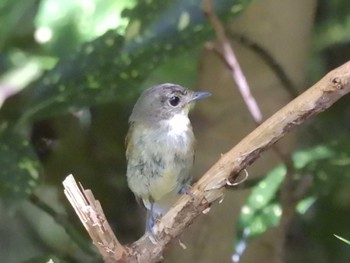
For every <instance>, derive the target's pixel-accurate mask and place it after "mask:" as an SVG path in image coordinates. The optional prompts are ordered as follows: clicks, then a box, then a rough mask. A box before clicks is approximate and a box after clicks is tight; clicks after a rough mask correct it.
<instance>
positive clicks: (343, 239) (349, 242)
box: [334, 234, 350, 245]
mask: <svg viewBox="0 0 350 263" xmlns="http://www.w3.org/2000/svg"><path fill="white" fill-rule="evenodd" d="M334 236H335V237H336V238H338V239H340V240H341V241H343V242H345V243H346V244H348V245H350V241H349V240H347V239H345V238H343V237H341V236H338V235H336V234H334Z"/></svg>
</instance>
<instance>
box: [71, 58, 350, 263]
mask: <svg viewBox="0 0 350 263" xmlns="http://www.w3.org/2000/svg"><path fill="white" fill-rule="evenodd" d="M349 92H350V61H349V62H347V63H345V64H344V65H342V66H340V67H338V68H337V69H335V70H333V71H331V72H329V73H328V74H327V75H326V76H325V77H323V78H322V79H321V80H320V81H319V82H318V83H316V84H315V85H313V86H312V87H311V88H309V89H308V90H306V91H305V92H304V93H303V94H301V95H300V96H299V97H297V98H296V99H294V100H293V101H291V102H290V103H289V104H287V105H286V106H285V107H284V108H282V109H281V110H279V111H278V112H276V113H275V114H274V115H273V116H271V117H270V118H269V119H268V120H266V121H265V122H264V123H263V124H261V125H260V126H259V127H258V128H256V129H255V130H254V131H253V132H252V133H250V134H249V135H248V136H247V137H245V138H244V139H243V140H242V141H241V142H240V143H238V144H237V145H236V146H235V147H233V148H232V149H231V150H230V151H229V152H227V153H225V154H224V155H223V156H222V157H221V158H220V159H219V160H218V161H217V162H216V163H215V164H214V165H213V166H212V167H211V168H210V169H209V170H208V171H207V172H206V173H205V174H204V175H203V177H202V178H201V179H200V180H199V181H198V182H197V183H196V184H195V185H194V186H193V188H192V195H191V196H189V195H184V196H182V197H181V198H180V199H179V200H178V202H177V203H176V204H175V205H174V206H173V207H172V208H171V209H170V211H169V212H168V213H167V214H166V215H165V216H164V217H163V218H162V219H161V220H160V222H159V223H158V224H156V226H155V227H156V228H157V231H156V232H157V233H156V237H157V240H158V242H157V243H156V244H154V243H152V241H151V240H150V239H149V237H148V236H143V237H142V238H141V239H140V240H138V241H136V242H134V243H133V244H131V245H128V246H119V245H118V246H114V247H112V249H116V250H113V251H112V252H111V253H112V254H116V255H122V256H120V257H119V258H118V259H116V258H115V261H109V262H157V261H159V260H160V259H161V257H162V253H163V250H164V249H165V247H166V246H167V245H169V243H170V242H171V241H172V240H173V239H175V238H176V237H178V236H179V235H180V234H181V233H182V232H183V231H184V229H185V228H186V227H187V226H189V225H190V224H192V223H193V221H194V220H195V218H196V217H198V216H199V215H201V214H205V213H208V212H209V209H210V206H211V205H212V204H213V203H214V202H215V201H219V200H220V199H222V197H223V194H224V188H225V186H226V184H227V183H228V182H230V183H232V182H235V180H236V178H237V176H238V174H239V172H240V171H242V170H243V169H244V168H246V167H247V166H248V165H250V164H252V163H253V162H254V161H255V160H256V159H258V158H259V156H260V154H261V153H263V152H264V151H266V150H267V149H268V148H269V147H271V146H272V145H273V144H274V143H276V142H277V141H278V140H279V139H281V138H282V137H283V136H284V135H285V134H287V133H288V132H289V131H290V130H291V129H292V128H294V127H295V126H297V125H300V124H302V123H303V122H305V121H306V120H307V119H309V118H310V117H312V116H314V115H316V114H318V113H320V112H322V111H324V110H326V109H327V108H329V107H330V106H332V105H333V104H334V103H335V102H336V101H337V100H339V99H340V98H341V97H342V96H344V95H345V94H347V93H349ZM92 202H95V201H94V200H93V201H92ZM77 212H78V211H77ZM101 213H103V212H101ZM83 223H84V224H86V222H83ZM105 223H107V222H105ZM91 238H92V239H93V241H94V244H95V245H96V244H97V243H98V242H97V240H95V239H94V236H91ZM100 252H101V250H100ZM106 262H107V261H106Z"/></svg>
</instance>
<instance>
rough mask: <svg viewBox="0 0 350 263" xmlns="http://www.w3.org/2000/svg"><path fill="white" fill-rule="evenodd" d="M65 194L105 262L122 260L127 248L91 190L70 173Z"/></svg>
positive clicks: (65, 186)
mask: <svg viewBox="0 0 350 263" xmlns="http://www.w3.org/2000/svg"><path fill="white" fill-rule="evenodd" d="M63 186H64V194H65V195H66V197H67V199H68V200H69V202H70V203H71V205H72V206H73V208H74V210H75V212H76V213H77V214H78V216H79V219H80V221H81V222H82V223H83V225H84V227H85V229H86V231H87V232H88V233H89V235H90V237H91V239H92V240H93V243H94V245H95V246H96V247H97V249H98V250H99V252H100V254H101V255H102V257H103V260H104V262H106V263H112V262H120V261H122V260H123V257H124V255H125V254H126V251H125V248H124V247H123V246H122V245H121V244H120V243H119V241H118V239H117V238H116V237H115V235H114V233H113V231H112V228H111V227H110V225H109V224H108V222H107V219H106V216H105V215H104V213H103V210H102V207H101V205H100V202H99V201H97V200H95V198H94V196H93V194H92V192H91V191H90V190H84V189H83V188H82V187H81V189H80V188H79V186H78V185H77V183H76V182H75V180H74V177H73V175H69V176H67V177H66V179H65V180H64V181H63Z"/></svg>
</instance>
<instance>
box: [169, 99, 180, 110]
mask: <svg viewBox="0 0 350 263" xmlns="http://www.w3.org/2000/svg"><path fill="white" fill-rule="evenodd" d="M179 102H180V98H179V97H177V96H172V97H171V98H170V99H169V103H170V105H171V106H173V107H175V106H177V105H178V104H179Z"/></svg>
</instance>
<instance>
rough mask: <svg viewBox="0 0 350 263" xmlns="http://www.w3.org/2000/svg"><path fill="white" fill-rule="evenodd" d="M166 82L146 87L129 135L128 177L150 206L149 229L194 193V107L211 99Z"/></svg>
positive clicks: (132, 186) (147, 227)
mask: <svg viewBox="0 0 350 263" xmlns="http://www.w3.org/2000/svg"><path fill="white" fill-rule="evenodd" d="M210 95H211V94H210V93H209V92H194V91H191V90H188V89H185V88H184V87H182V86H180V85H176V84H171V83H165V84H161V85H158V86H154V87H151V88H149V89H147V90H145V91H144V92H143V93H142V94H141V96H140V98H139V99H138V101H137V102H136V104H135V106H134V109H133V111H132V114H131V116H130V118H129V124H130V128H129V132H128V135H127V137H126V146H127V149H126V158H127V162H128V165H127V180H128V185H129V188H130V189H131V191H132V192H133V193H134V194H135V196H136V198H137V199H138V200H139V201H141V200H142V202H143V204H144V206H145V207H146V209H147V221H146V231H148V232H149V233H150V234H151V235H152V236H153V235H154V233H153V225H154V223H155V221H156V220H157V219H158V218H160V217H161V216H162V215H164V214H165V213H166V212H167V210H168V209H169V208H170V207H171V205H172V204H173V203H174V202H175V200H176V199H177V198H178V194H182V193H188V187H189V185H190V182H191V179H192V177H191V174H190V171H191V169H192V166H193V161H194V141H195V139H194V135H193V132H192V126H191V123H190V120H189V118H188V112H189V110H190V105H191V104H193V103H194V102H195V101H197V100H200V99H204V98H206V97H209V96H210Z"/></svg>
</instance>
